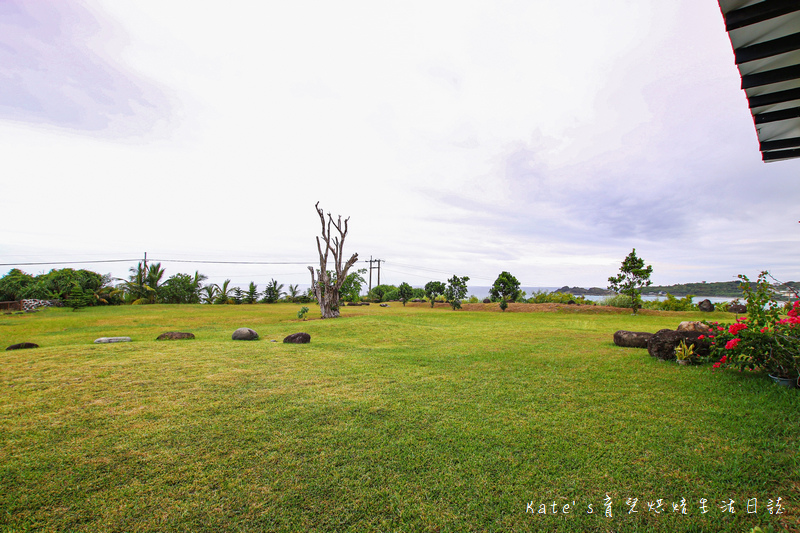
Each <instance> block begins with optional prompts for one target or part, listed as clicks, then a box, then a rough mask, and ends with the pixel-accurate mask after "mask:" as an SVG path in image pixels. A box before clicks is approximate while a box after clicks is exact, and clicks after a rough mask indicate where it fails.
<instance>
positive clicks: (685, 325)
mask: <svg viewBox="0 0 800 533" xmlns="http://www.w3.org/2000/svg"><path fill="white" fill-rule="evenodd" d="M677 331H696V332H698V333H708V332H709V331H711V327H710V326H709V325H708V324H703V323H702V322H696V321H692V320H686V321H684V322H681V323H680V324H678V329H677Z"/></svg>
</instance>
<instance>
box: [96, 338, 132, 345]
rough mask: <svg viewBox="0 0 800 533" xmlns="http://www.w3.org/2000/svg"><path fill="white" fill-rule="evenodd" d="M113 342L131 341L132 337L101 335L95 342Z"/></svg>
mask: <svg viewBox="0 0 800 533" xmlns="http://www.w3.org/2000/svg"><path fill="white" fill-rule="evenodd" d="M112 342H131V338H130V337H100V338H99V339H95V341H94V343H95V344H108V343H112Z"/></svg>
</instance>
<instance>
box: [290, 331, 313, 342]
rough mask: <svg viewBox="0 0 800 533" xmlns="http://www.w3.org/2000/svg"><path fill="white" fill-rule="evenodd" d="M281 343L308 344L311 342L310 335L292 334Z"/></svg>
mask: <svg viewBox="0 0 800 533" xmlns="http://www.w3.org/2000/svg"><path fill="white" fill-rule="evenodd" d="M283 342H285V343H287V344H308V343H309V342H311V335H309V334H308V333H292V334H291V335H289V336H288V337H286V338H285V339H283Z"/></svg>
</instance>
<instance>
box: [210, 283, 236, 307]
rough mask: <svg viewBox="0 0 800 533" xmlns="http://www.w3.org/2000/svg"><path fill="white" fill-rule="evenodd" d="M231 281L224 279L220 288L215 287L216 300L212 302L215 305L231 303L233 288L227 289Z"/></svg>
mask: <svg viewBox="0 0 800 533" xmlns="http://www.w3.org/2000/svg"><path fill="white" fill-rule="evenodd" d="M230 282H231V280H229V279H226V280H225V282H224V283H223V284H222V287H220V286H219V285H216V287H217V298H216V299H215V300H214V303H215V304H229V303H233V298H231V292H232V291H233V288H228V285H229V284H230Z"/></svg>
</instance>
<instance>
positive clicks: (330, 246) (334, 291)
mask: <svg viewBox="0 0 800 533" xmlns="http://www.w3.org/2000/svg"><path fill="white" fill-rule="evenodd" d="M314 207H316V209H317V214H318V215H319V220H320V223H321V224H322V241H320V238H319V237H317V251H318V252H319V268H318V269H317V270H316V276H315V271H314V267H308V270H309V271H311V288H312V291H313V292H314V296H315V297H316V299H317V302H318V303H319V310H320V313H321V314H322V318H338V317H339V290H340V289H341V288H342V284H343V283H344V280H345V278H346V277H347V271H348V270H350V267H351V266H353V265H354V264H355V262H356V261H358V254H353V255H352V257H350V259H349V260H348V261H347V263H345V264H344V265H342V258H343V252H344V239H345V237H346V236H347V221H348V220H350V218H349V217H348V218H346V219H345V221H344V227H342V217H341V216H340V217H339V219H338V221H337V222H334V221H333V217H331V214H330V213H328V222H327V225H326V223H325V216H324V214H323V212H322V209H320V208H319V202H317V203H316V205H315V206H314ZM331 226H333V228H335V229H336V231H337V232H338V233H339V235H338V236H337V237H334V236H332V234H331V233H332V232H331V229H332V228H331ZM323 242H324V243H325V245H324V246H323V245H322V243H323ZM329 254H331V255H333V261H334V265H333V266H334V270H333V271H329V270H328V256H329Z"/></svg>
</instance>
